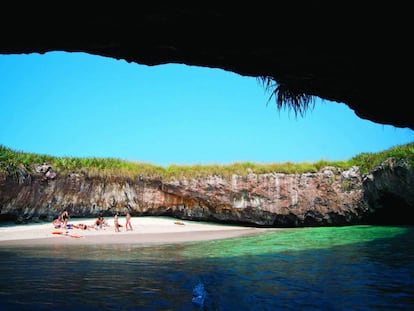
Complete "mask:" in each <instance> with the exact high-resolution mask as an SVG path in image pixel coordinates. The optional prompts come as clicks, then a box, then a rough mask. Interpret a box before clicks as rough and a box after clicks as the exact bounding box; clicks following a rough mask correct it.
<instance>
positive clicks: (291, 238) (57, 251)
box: [0, 226, 414, 310]
mask: <svg viewBox="0 0 414 311" xmlns="http://www.w3.org/2000/svg"><path fill="white" fill-rule="evenodd" d="M0 279H1V280H0V284H2V285H1V290H0V309H2V310H3V309H4V310H54V309H59V310H98V309H100V310H391V309H392V310H413V309H414V281H413V280H414V227H412V226H350V227H332V228H300V229H271V230H268V231H267V232H265V233H261V234H258V235H254V236H247V237H239V238H232V239H225V240H216V241H205V242H193V243H181V244H169V245H168V244H167V245H158V246H150V245H145V244H144V245H143V244H125V245H123V244H117V245H114V244H108V245H94V246H91V245H77V246H73V245H53V246H30V245H27V246H24V247H22V246H14V247H1V248H0Z"/></svg>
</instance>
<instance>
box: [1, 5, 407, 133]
mask: <svg viewBox="0 0 414 311" xmlns="http://www.w3.org/2000/svg"><path fill="white" fill-rule="evenodd" d="M154 3H155V4H153V5H150V4H146V5H142V4H136V5H135V6H131V5H127V4H125V5H122V4H121V2H120V3H119V4H117V5H110V4H109V5H106V6H104V5H103V4H99V6H98V7H89V8H85V7H82V6H80V5H79V6H77V5H76V4H74V2H65V1H64V2H62V3H61V4H60V6H59V7H58V8H57V7H54V6H53V5H51V4H48V5H47V6H46V4H44V5H40V6H39V4H31V5H30V6H31V7H29V6H28V5H27V4H22V3H21V4H17V5H4V6H3V10H2V18H1V19H0V26H1V31H2V40H1V43H0V54H24V53H46V52H49V51H67V52H86V53H90V54H95V55H101V56H107V57H112V58H115V59H124V60H126V61H128V62H133V63H138V64H145V65H150V66H153V65H160V64H166V63H180V64H187V65H195V66H203V67H211V68H221V69H224V70H226V71H231V72H234V73H237V74H240V75H243V76H253V77H271V78H272V79H273V80H274V81H276V82H277V84H278V85H281V86H283V87H284V88H285V89H289V90H291V91H293V92H294V93H298V94H306V95H310V96H316V97H320V98H322V99H326V100H329V101H332V102H333V103H332V104H335V102H338V103H344V104H346V105H348V106H349V107H350V108H351V109H353V110H354V111H355V113H356V114H357V115H358V116H359V117H360V118H362V119H367V120H371V121H373V122H376V123H380V124H389V125H393V126H395V127H402V128H404V127H407V128H411V129H414V118H413V117H412V114H411V110H412V109H411V93H412V92H411V86H410V85H409V81H411V78H410V72H411V70H410V67H411V62H412V61H411V59H412V54H411V50H412V47H411V42H410V41H411V37H412V36H411V27H410V26H411V25H410V24H411V17H409V16H407V15H408V14H409V12H410V10H409V9H408V6H407V7H403V6H402V5H400V4H399V5H397V4H394V5H390V4H387V3H384V4H381V5H379V4H375V6H370V5H367V6H365V7H364V8H361V7H360V6H358V5H354V6H353V5H352V2H341V1H336V2H334V3H331V2H327V3H325V4H321V3H320V2H312V1H307V2H303V3H302V2H295V1H291V2H288V4H286V3H283V4H280V3H278V2H275V3H274V4H273V5H272V6H271V7H266V6H263V5H262V6H260V5H261V4H259V3H257V4H256V3H254V4H251V3H250V4H245V5H240V4H237V7H232V8H224V7H221V6H214V5H213V3H206V4H197V5H195V4H192V5H191V4H185V5H184V4H176V3H175V4H174V5H173V4H160V2H154ZM3 74H5V73H3Z"/></svg>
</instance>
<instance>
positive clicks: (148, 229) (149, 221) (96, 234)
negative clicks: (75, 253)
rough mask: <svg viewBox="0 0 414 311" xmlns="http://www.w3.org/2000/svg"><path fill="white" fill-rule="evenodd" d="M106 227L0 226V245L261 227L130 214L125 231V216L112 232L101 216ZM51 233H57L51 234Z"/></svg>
mask: <svg viewBox="0 0 414 311" xmlns="http://www.w3.org/2000/svg"><path fill="white" fill-rule="evenodd" d="M105 220H106V221H107V222H108V224H109V227H104V228H102V229H95V228H88V229H87V230H83V229H76V228H73V229H66V230H63V229H55V228H54V226H53V224H52V223H41V224H26V225H13V226H0V247H1V246H4V245H50V244H56V243H65V244H114V243H115V244H118V243H143V244H168V243H180V242H189V241H201V240H215V239H225V238H231V237H238V236H243V235H250V234H255V233H259V232H261V231H262V230H264V229H259V228H251V227H243V226H232V225H224V224H223V225H222V224H213V223H206V222H196V221H185V220H178V219H175V218H169V217H132V218H131V224H132V227H133V230H132V231H125V217H120V220H119V223H120V224H121V225H123V227H122V228H121V232H115V230H114V223H113V218H108V217H105ZM94 221H95V219H94V218H83V219H70V220H69V224H74V225H78V224H86V225H93V223H94ZM53 232H60V234H54V233H53Z"/></svg>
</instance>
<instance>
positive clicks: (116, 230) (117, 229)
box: [114, 212, 120, 232]
mask: <svg viewBox="0 0 414 311" xmlns="http://www.w3.org/2000/svg"><path fill="white" fill-rule="evenodd" d="M114 227H115V232H119V231H120V230H119V221H118V212H116V213H115V216H114Z"/></svg>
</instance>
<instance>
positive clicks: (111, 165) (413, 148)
mask: <svg viewBox="0 0 414 311" xmlns="http://www.w3.org/2000/svg"><path fill="white" fill-rule="evenodd" d="M391 157H392V158H395V159H396V160H401V159H407V160H408V161H409V163H410V165H414V143H409V144H405V145H399V146H396V147H393V148H390V149H388V150H385V151H383V152H379V153H362V154H359V155H357V156H355V157H353V158H351V159H350V160H348V161H334V162H332V161H325V160H320V161H317V162H314V163H308V162H304V163H291V162H285V163H264V164H259V163H252V162H242V163H241V162H236V163H233V164H228V165H219V164H212V165H197V164H196V165H170V166H168V167H163V166H157V165H152V164H148V163H140V162H131V161H124V160H119V159H113V158H71V157H53V156H50V155H40V154H34V153H27V152H20V151H14V150H12V149H10V148H7V147H5V146H2V145H0V174H8V175H12V176H17V174H18V172H19V171H21V170H25V171H28V172H31V173H32V172H34V166H35V165H40V164H42V163H47V164H49V165H51V166H52V167H53V169H54V170H55V171H57V172H58V173H61V174H67V173H70V172H82V173H84V174H86V175H88V176H89V177H97V176H100V177H117V176H119V177H126V178H131V179H136V178H137V177H138V176H140V175H141V176H145V177H151V178H160V179H163V180H168V179H171V178H183V177H185V178H201V177H206V176H211V175H218V176H223V177H224V178H230V177H231V176H232V175H233V174H237V175H241V176H247V175H248V174H249V173H255V174H263V173H286V174H295V173H296V174H301V173H312V172H318V171H320V170H321V169H322V168H323V167H325V166H334V167H338V168H341V169H347V168H350V167H351V166H354V165H355V166H359V167H360V169H361V172H363V173H368V172H369V171H370V170H371V169H372V168H374V167H375V166H376V165H378V164H380V163H382V162H383V161H385V160H386V159H388V158H391Z"/></svg>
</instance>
